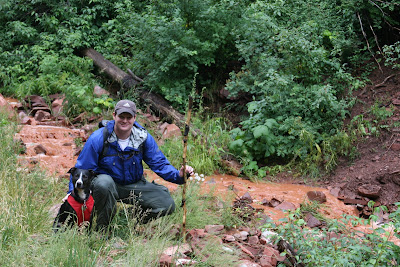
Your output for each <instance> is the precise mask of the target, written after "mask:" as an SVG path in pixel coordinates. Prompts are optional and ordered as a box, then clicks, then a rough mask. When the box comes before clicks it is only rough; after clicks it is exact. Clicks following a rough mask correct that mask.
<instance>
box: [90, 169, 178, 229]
mask: <svg viewBox="0 0 400 267" xmlns="http://www.w3.org/2000/svg"><path fill="white" fill-rule="evenodd" d="M92 194H93V198H94V203H95V205H94V206H95V214H96V216H97V221H96V222H97V226H96V228H97V229H101V228H104V227H108V225H109V223H110V222H111V220H112V218H113V216H114V215H115V212H116V203H117V201H122V202H124V203H127V204H136V205H139V207H140V208H141V209H142V210H143V211H145V212H146V217H145V218H144V219H143V220H144V221H145V222H146V221H147V220H149V219H151V218H156V217H158V216H164V215H168V214H171V213H172V212H174V210H175V202H174V200H173V199H172V197H171V195H170V194H169V191H168V188H166V187H165V186H163V185H159V184H156V183H154V182H152V183H150V182H148V181H146V179H145V178H144V177H143V178H142V180H140V181H138V182H136V183H133V184H128V185H119V184H117V183H115V182H114V180H113V179H112V177H111V176H109V175H106V174H99V175H98V176H97V177H95V178H94V179H93V181H92Z"/></svg>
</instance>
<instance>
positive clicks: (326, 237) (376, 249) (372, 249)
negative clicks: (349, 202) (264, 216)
mask: <svg viewBox="0 0 400 267" xmlns="http://www.w3.org/2000/svg"><path fill="white" fill-rule="evenodd" d="M395 217H396V218H397V217H398V213H397V214H396V215H394V216H393V217H392V218H395ZM397 221H398V218H397ZM371 222H372V220H371V219H368V220H365V219H360V218H355V217H353V216H345V217H344V218H343V219H341V220H331V221H329V222H328V227H326V228H323V229H316V228H312V229H310V228H308V227H307V226H306V222H305V220H304V219H303V215H302V214H301V209H297V210H296V211H293V212H291V213H290V214H289V216H288V218H285V219H282V223H280V224H279V225H278V226H277V225H274V224H273V223H270V224H268V225H266V226H265V227H266V228H270V229H272V230H274V231H275V232H276V233H278V236H276V242H278V241H279V240H280V239H284V240H286V241H287V242H288V243H289V244H291V245H292V246H293V248H294V249H295V250H296V253H297V256H296V260H297V261H298V262H301V263H303V264H304V265H305V266H312V265H315V266H397V264H398V262H399V261H400V248H399V247H398V246H396V245H395V244H394V243H393V242H392V241H390V240H389V238H391V237H393V235H392V234H391V232H390V228H391V227H393V226H391V225H390V224H389V225H386V226H388V228H389V231H388V230H387V229H386V228H385V227H386V226H382V227H376V228H372V227H371ZM351 225H352V226H361V227H364V228H368V229H370V230H371V233H363V232H361V231H357V230H355V229H351V228H349V227H351ZM284 254H285V253H284ZM280 266H283V265H280Z"/></svg>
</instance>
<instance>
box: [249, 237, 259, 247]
mask: <svg viewBox="0 0 400 267" xmlns="http://www.w3.org/2000/svg"><path fill="white" fill-rule="evenodd" d="M248 242H249V244H250V245H257V244H258V243H259V242H260V240H259V238H258V236H256V235H253V236H250V237H249V240H248Z"/></svg>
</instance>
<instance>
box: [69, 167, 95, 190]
mask: <svg viewBox="0 0 400 267" xmlns="http://www.w3.org/2000/svg"><path fill="white" fill-rule="evenodd" d="M68 173H70V174H72V183H73V185H74V187H75V188H77V189H89V188H90V183H91V182H92V179H93V178H94V177H95V176H96V173H95V172H94V171H93V170H85V169H78V168H75V167H73V168H71V169H70V170H69V171H68Z"/></svg>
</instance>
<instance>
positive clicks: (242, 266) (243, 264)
mask: <svg viewBox="0 0 400 267" xmlns="http://www.w3.org/2000/svg"><path fill="white" fill-rule="evenodd" d="M237 267H261V265H260V264H258V263H256V262H253V261H249V260H240V262H239V264H238V265H237Z"/></svg>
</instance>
